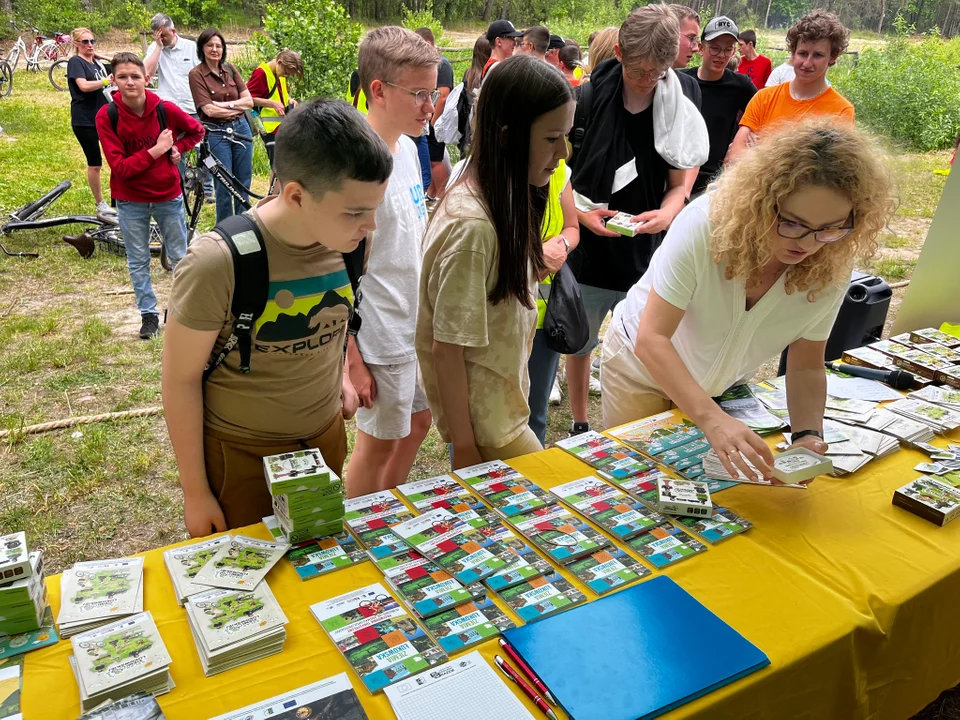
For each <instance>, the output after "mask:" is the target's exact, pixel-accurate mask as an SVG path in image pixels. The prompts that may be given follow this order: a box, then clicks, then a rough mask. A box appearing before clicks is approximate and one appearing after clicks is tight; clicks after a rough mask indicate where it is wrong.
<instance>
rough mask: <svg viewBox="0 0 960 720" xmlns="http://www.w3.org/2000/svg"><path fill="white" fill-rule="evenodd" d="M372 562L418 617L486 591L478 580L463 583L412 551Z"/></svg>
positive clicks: (453, 605)
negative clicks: (467, 583) (468, 583)
mask: <svg viewBox="0 0 960 720" xmlns="http://www.w3.org/2000/svg"><path fill="white" fill-rule="evenodd" d="M374 562H375V564H376V566H377V568H378V569H379V570H380V572H382V573H383V577H384V579H385V580H386V581H387V584H388V585H389V586H390V588H391V589H392V590H393V591H394V592H396V594H397V595H399V596H400V599H401V600H403V601H404V603H406V605H407V607H409V608H410V609H411V610H412V611H413V612H414V614H415V615H416V616H417V617H419V618H426V617H430V616H431V615H436V614H437V613H441V612H443V611H444V610H449V609H451V608H453V607H456V606H457V605H459V604H461V603H465V602H469V601H471V600H475V599H477V598H480V597H483V596H484V595H485V594H486V589H485V588H484V586H483V585H481V584H480V583H471V584H470V585H464V584H463V583H461V582H460V581H459V580H457V579H456V578H454V577H452V576H451V575H450V574H449V573H448V572H447V571H446V570H443V569H442V568H441V567H440V566H439V565H437V564H436V563H435V562H434V561H433V560H430V559H429V558H426V557H424V556H423V555H421V554H420V553H419V552H417V551H416V550H409V551H407V552H405V553H400V554H399V555H393V556H391V557H388V558H382V559H379V560H375V561H374Z"/></svg>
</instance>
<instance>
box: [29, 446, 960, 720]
mask: <svg viewBox="0 0 960 720" xmlns="http://www.w3.org/2000/svg"><path fill="white" fill-rule="evenodd" d="M953 440H954V441H960V432H957V433H954V435H953ZM936 442H937V444H939V445H941V446H943V441H942V440H938V441H936ZM925 459H926V456H925V455H923V454H922V453H920V452H919V451H916V450H908V449H902V450H901V451H900V452H898V453H895V454H894V455H892V456H890V457H888V458H884V459H882V460H878V461H874V462H871V463H870V464H868V465H867V466H866V467H865V468H863V469H861V470H860V471H859V472H857V473H856V474H855V475H853V476H852V477H847V478H830V477H821V478H819V479H817V480H816V481H814V483H813V484H812V486H811V487H810V489H809V490H792V489H786V488H764V487H757V486H738V487H733V488H730V489H728V490H724V491H723V492H721V493H718V494H717V495H716V496H715V501H717V502H718V503H719V504H722V505H725V506H729V507H730V508H732V509H733V510H735V511H737V512H738V513H740V514H741V515H743V516H744V517H745V518H747V519H749V520H750V521H752V522H753V523H754V525H755V527H754V528H753V529H752V530H750V531H749V532H747V533H746V534H744V535H742V536H739V537H735V538H732V539H730V540H728V541H726V542H724V543H721V544H720V545H716V546H710V548H709V550H708V551H707V552H705V553H703V554H701V555H700V556H697V557H694V558H691V559H688V560H685V561H683V562H681V563H679V564H677V565H675V566H674V567H671V568H668V569H666V570H664V571H662V572H664V573H665V574H667V575H669V576H670V577H672V578H673V579H674V580H675V581H677V582H678V583H679V584H680V585H682V586H683V587H684V588H685V589H686V590H687V591H689V592H690V593H691V594H693V596H694V597H696V598H697V599H698V600H700V601H701V602H702V603H704V604H705V605H706V606H707V607H708V608H710V609H711V610H712V611H713V612H715V613H716V614H717V615H719V616H720V617H721V618H722V619H723V620H725V621H726V622H728V623H729V624H730V625H732V626H733V627H734V628H736V629H737V630H738V631H739V632H740V633H742V634H743V635H744V636H745V637H746V638H747V639H748V640H750V641H751V642H753V643H754V644H756V645H757V646H758V647H760V648H761V649H762V650H763V651H764V652H765V653H766V654H767V655H768V656H769V658H770V661H771V665H770V666H769V667H768V668H766V669H764V670H762V671H760V672H757V673H754V674H753V675H750V676H748V677H746V678H744V679H742V680H740V681H738V682H736V683H734V684H732V685H729V686H727V687H725V688H722V689H720V690H718V691H716V692H713V693H711V694H709V695H707V696H705V697H703V698H700V699H698V700H695V701H694V702H692V703H689V704H687V705H684V706H683V707H681V708H679V709H677V710H675V711H673V713H671V714H670V715H668V716H667V717H668V718H671V719H673V718H710V719H711V720H715V719H716V718H736V719H737V720H744V719H746V718H763V719H767V718H773V719H776V720H783V719H785V718H817V719H818V720H823V719H825V718H838V719H842V720H851V719H855V718H870V719H871V720H878V719H881V718H890V719H891V720H902V719H903V718H906V717H909V716H910V715H911V714H913V713H915V712H917V711H918V710H920V709H921V708H922V707H923V706H924V705H925V704H927V703H928V702H930V701H931V700H933V699H934V698H935V697H936V696H937V695H938V694H939V693H940V692H941V691H943V690H944V689H946V688H948V687H952V686H954V685H956V684H958V683H960V522H957V523H955V524H952V525H948V526H947V527H946V528H938V527H936V526H935V525H932V524H930V523H929V522H927V521H925V520H922V519H920V518H919V517H916V516H914V515H912V514H910V513H908V512H906V511H904V510H901V509H899V508H895V507H893V506H892V504H891V498H892V495H893V491H894V490H895V489H896V488H897V487H900V486H901V485H903V484H905V483H906V482H908V481H909V480H910V479H912V478H913V477H915V476H916V475H917V473H915V472H914V471H913V470H912V468H913V466H914V465H916V464H917V463H918V462H921V461H922V460H925ZM511 465H513V466H515V467H516V468H517V469H518V470H519V471H520V472H522V473H523V474H524V475H526V476H527V477H528V478H530V479H532V480H533V481H535V482H536V483H538V484H540V485H542V486H543V487H546V488H550V487H553V486H555V485H558V484H560V483H562V482H567V481H569V480H573V479H576V478H579V477H583V476H585V475H588V474H590V468H589V467H588V466H587V465H584V464H583V463H581V462H580V461H579V460H576V459H575V458H573V457H571V456H569V455H567V454H566V453H564V452H563V451H561V450H558V449H552V450H546V451H543V452H540V453H536V454H534V455H529V456H525V457H522V458H517V459H516V460H513V461H511ZM239 532H243V533H246V534H249V535H253V536H256V537H262V538H266V537H267V533H266V530H265V529H264V528H263V526H252V527H250V528H246V529H243V530H241V531H239ZM161 552H162V549H160V550H154V551H151V552H148V553H146V555H145V558H146V562H145V583H146V585H145V591H144V603H145V607H146V609H148V610H150V611H152V612H153V615H154V618H155V619H156V622H157V625H158V627H159V629H160V633H161V635H162V636H163V639H164V641H165V643H166V644H167V647H168V649H169V650H170V654H171V656H172V657H173V665H172V666H171V673H172V675H173V678H174V680H175V681H176V683H177V688H176V690H174V691H173V692H172V693H170V694H168V695H165V696H163V697H161V698H160V705H161V706H162V707H163V710H164V712H165V713H166V715H167V717H168V718H170V719H171V720H178V719H180V718H183V719H189V720H194V719H198V718H206V717H210V716H213V715H217V714H220V713H224V712H227V711H230V710H234V709H236V708H240V707H242V706H244V705H247V704H249V703H252V702H255V701H258V700H263V699H265V698H268V697H271V696H273V695H277V694H279V693H283V692H286V691H289V690H292V689H294V688H297V687H299V686H302V685H306V684H308V683H311V682H315V681H316V680H319V679H321V678H324V677H327V676H329V675H333V674H335V673H339V672H341V671H346V672H347V673H348V675H349V677H350V680H351V681H352V682H353V685H354V687H355V688H356V690H357V694H358V695H359V697H360V700H361V702H362V703H363V705H364V707H365V708H366V710H367V713H368V715H369V716H370V718H371V719H372V720H380V719H381V718H382V719H384V720H389V719H391V718H393V717H394V716H393V713H392V711H391V710H390V705H389V702H388V701H387V700H386V698H385V697H384V696H383V695H382V694H381V695H377V696H371V695H370V693H369V692H368V691H367V690H366V689H365V688H364V687H363V686H362V684H361V683H360V681H359V680H358V679H357V677H356V676H355V675H354V674H353V673H352V671H351V670H350V668H349V667H348V665H347V663H346V661H345V660H344V659H343V658H342V656H341V655H340V654H339V653H338V652H337V651H336V649H335V648H334V646H333V644H332V643H331V642H330V640H329V639H328V638H327V636H326V634H325V633H324V632H323V630H321V628H320V626H319V624H318V623H317V622H316V621H315V620H314V619H313V616H311V615H310V611H309V607H310V604H311V603H314V602H317V601H319V600H323V599H326V598H330V597H333V596H336V595H339V594H341V593H344V592H348V591H350V590H351V589H354V588H357V587H361V586H363V585H366V584H369V583H373V582H379V581H380V580H381V575H380V573H379V572H378V571H377V569H376V568H375V567H374V566H373V565H372V564H371V563H363V564H362V565H359V566H356V567H353V568H348V569H345V570H341V571H338V572H335V573H333V574H330V575H326V576H322V577H320V578H317V579H314V580H309V581H306V582H302V581H300V580H299V579H298V577H297V575H296V573H295V572H294V570H293V568H292V567H290V565H289V564H288V563H286V562H285V561H281V563H280V564H278V565H277V567H276V568H274V570H272V571H271V573H270V575H269V576H268V582H269V583H270V587H271V589H272V590H273V592H274V593H275V594H276V596H277V598H278V600H279V601H280V603H281V605H282V606H283V608H284V611H285V612H286V614H287V617H288V618H289V620H290V624H289V625H288V626H287V632H288V639H287V644H286V647H285V648H284V651H283V652H282V653H281V654H280V655H276V656H274V657H271V658H266V659H264V660H260V661H258V662H254V663H251V664H249V665H245V666H244V667H242V668H237V669H234V670H231V671H228V672H226V673H223V674H221V675H216V676H214V677H212V678H205V677H204V676H203V672H202V670H201V668H200V661H199V659H198V658H197V653H196V649H195V647H194V644H193V640H192V639H191V636H190V631H189V629H188V627H187V621H186V618H185V617H184V612H183V610H182V609H181V608H179V607H178V606H177V604H176V601H175V599H174V591H173V585H172V583H171V581H170V578H169V576H168V575H167V571H166V569H165V567H164V564H163V559H162V557H161ZM47 582H48V586H49V591H50V599H51V604H52V605H53V608H54V613H55V614H56V612H57V610H58V609H59V605H60V578H59V577H51V578H49V579H48V581H47ZM573 582H574V583H576V581H573ZM581 587H582V586H581ZM584 591H585V593H586V595H587V596H588V598H591V599H593V598H594V597H595V596H594V595H593V593H592V592H590V591H589V590H586V589H585V588H584ZM496 649H497V645H496V643H495V642H494V641H487V642H486V643H484V644H483V645H482V646H480V650H481V651H482V652H483V654H484V655H485V656H486V657H487V658H488V659H491V660H492V656H493V655H494V654H495V652H496ZM670 650H671V651H674V652H676V651H679V652H681V653H690V654H695V653H702V652H711V651H712V650H713V648H710V647H703V646H697V645H689V644H684V643H683V642H681V641H678V642H677V644H676V646H675V647H673V648H670ZM69 653H70V643H69V642H60V643H59V644H57V645H56V646H54V647H51V648H47V649H44V650H40V651H37V652H34V653H30V654H29V655H28V656H27V660H26V665H25V677H24V681H23V694H22V700H21V702H22V709H23V713H24V718H26V720H40V719H41V718H57V719H59V718H75V717H77V716H78V715H79V709H80V705H79V693H78V690H77V686H76V682H75V681H74V679H73V676H72V675H71V672H70V669H69V667H68V664H67V655H68V654H69ZM518 695H519V693H518ZM524 701H525V702H527V705H528V707H529V708H530V710H531V712H532V713H533V714H534V716H535V717H542V716H541V715H539V713H537V711H536V710H535V708H534V707H533V705H532V703H529V701H526V699H524Z"/></svg>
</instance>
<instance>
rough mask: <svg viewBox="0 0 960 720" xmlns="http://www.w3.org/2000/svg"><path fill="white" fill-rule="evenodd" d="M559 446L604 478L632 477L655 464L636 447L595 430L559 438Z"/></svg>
mask: <svg viewBox="0 0 960 720" xmlns="http://www.w3.org/2000/svg"><path fill="white" fill-rule="evenodd" d="M557 447H558V448H562V449H563V450H566V451H567V452H568V453H570V454H571V455H573V456H574V457H577V458H579V459H580V460H582V461H583V462H585V463H587V465H590V466H591V467H593V468H595V469H596V470H597V473H598V474H599V475H600V476H601V477H605V478H609V479H611V480H613V479H620V478H627V477H632V476H634V475H637V474H639V473H642V472H643V471H645V470H649V469H650V468H651V467H653V466H652V465H651V464H650V462H649V461H648V460H646V459H645V458H644V457H642V456H641V455H640V453H638V452H637V451H636V450H634V449H633V448H629V447H627V446H626V445H624V444H623V443H620V442H617V441H616V440H612V439H610V438H608V437H607V436H606V435H601V434H600V433H598V432H595V431H593V430H590V431H588V432H585V433H581V434H580V435H575V436H573V437H570V438H564V439H563V440H558V441H557Z"/></svg>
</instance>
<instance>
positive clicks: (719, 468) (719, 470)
mask: <svg viewBox="0 0 960 720" xmlns="http://www.w3.org/2000/svg"><path fill="white" fill-rule="evenodd" d="M741 457H742V458H743V462H745V463H746V465H747V467H748V468H750V469H751V470H756V468H755V467H754V466H753V464H752V463H751V462H750V461H749V460H747V459H746V458H745V457H743V456H742V455H741ZM774 464H776V457H774ZM734 468H735V469H736V471H737V477H735V478H731V477H730V473H729V472H727V469H726V468H725V467H724V466H723V463H721V462H720V458H719V457H718V456H717V451H716V450H714V449H713V448H710V452H708V453H707V454H706V456H705V457H704V458H703V469H704V477H705V478H708V479H717V480H734V481H736V482H739V483H745V484H747V485H766V486H769V487H789V488H798V489H804V490H805V489H806V487H807V486H806V484H804V483H793V484H790V485H786V484H783V483H777V482H773V481H772V480H767V479H766V478H764V477H763V476H762V475H760V471H759V470H756V472H757V475H756V476H755V477H752V478H748V477H747V476H746V475H744V474H743V471H742V470H740V468H739V467H736V466H734Z"/></svg>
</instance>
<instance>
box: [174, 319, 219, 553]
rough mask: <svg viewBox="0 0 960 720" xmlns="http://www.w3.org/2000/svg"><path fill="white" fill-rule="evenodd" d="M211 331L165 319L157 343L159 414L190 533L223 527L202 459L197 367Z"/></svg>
mask: <svg viewBox="0 0 960 720" xmlns="http://www.w3.org/2000/svg"><path fill="white" fill-rule="evenodd" d="M218 335H219V333H218V332H217V331H216V330H206V331H201V330H191V329H190V328H188V327H186V326H185V325H181V324H180V323H179V322H178V321H177V320H176V318H170V319H169V320H168V321H167V327H166V330H165V332H164V341H163V344H164V347H163V370H162V380H161V383H162V390H163V414H164V419H165V420H166V422H167V430H168V432H169V433H170V442H171V444H172V445H173V452H174V455H175V456H176V458H177V468H178V469H179V471H180V486H181V487H182V488H183V519H184V523H185V524H186V526H187V532H189V533H190V536H191V537H203V536H205V535H209V534H210V533H211V532H213V531H216V532H222V531H224V530H226V529H227V523H226V520H225V519H224V516H223V510H222V509H221V508H220V505H219V503H217V499H216V498H215V497H214V496H213V492H211V490H210V484H209V483H208V481H207V471H206V467H205V464H204V457H203V369H204V367H205V365H206V363H207V361H208V360H209V358H210V352H211V350H212V349H213V346H214V344H215V343H216V341H217V336H218Z"/></svg>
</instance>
